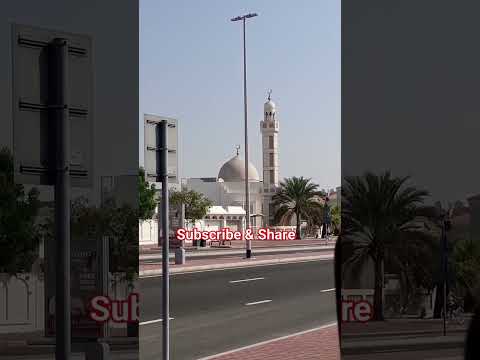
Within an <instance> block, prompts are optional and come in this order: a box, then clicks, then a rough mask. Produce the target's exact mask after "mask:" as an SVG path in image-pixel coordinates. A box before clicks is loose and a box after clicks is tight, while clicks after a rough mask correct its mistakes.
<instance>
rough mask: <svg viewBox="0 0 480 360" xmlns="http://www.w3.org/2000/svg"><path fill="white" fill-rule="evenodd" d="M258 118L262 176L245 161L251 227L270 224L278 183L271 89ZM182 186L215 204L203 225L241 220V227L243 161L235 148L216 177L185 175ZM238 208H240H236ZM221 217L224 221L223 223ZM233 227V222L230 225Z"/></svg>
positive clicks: (242, 221) (243, 201)
mask: <svg viewBox="0 0 480 360" xmlns="http://www.w3.org/2000/svg"><path fill="white" fill-rule="evenodd" d="M263 110H264V111H263V120H262V121H260V131H261V134H262V149H261V151H262V159H263V164H262V165H263V172H262V174H263V179H261V178H260V175H259V172H258V171H257V169H256V168H255V166H254V165H253V164H252V163H250V164H248V177H249V179H248V181H249V191H250V216H251V220H250V224H251V227H252V228H253V229H257V228H259V227H263V226H272V225H273V224H274V222H273V220H274V208H273V205H272V197H273V195H274V194H275V192H276V191H277V189H278V185H279V178H280V176H279V162H278V144H279V143H278V133H279V123H278V118H277V117H276V106H275V103H274V102H273V101H272V100H271V91H270V92H269V94H268V99H267V101H266V102H265V104H264V108H263ZM186 187H187V188H188V189H192V190H195V191H198V192H200V193H202V194H204V195H205V196H206V197H207V198H209V199H210V200H211V201H212V202H213V204H214V205H215V206H213V207H212V209H211V210H210V212H209V213H208V215H207V218H206V219H205V220H206V224H207V223H208V224H209V226H211V227H217V226H222V224H225V223H226V224H229V223H230V222H232V224H233V222H235V221H241V223H242V225H241V226H242V228H244V227H245V224H246V221H245V161H244V160H243V159H242V158H241V157H240V153H239V147H238V146H237V153H236V155H235V156H234V157H232V158H230V159H229V160H227V161H226V162H225V163H224V164H223V165H222V166H221V167H220V169H219V172H218V175H217V176H216V177H210V178H189V179H187V181H186ZM240 209H243V210H242V211H240ZM224 220H225V221H226V222H224ZM234 227H237V225H234Z"/></svg>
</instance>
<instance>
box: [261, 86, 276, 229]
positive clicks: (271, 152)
mask: <svg viewBox="0 0 480 360" xmlns="http://www.w3.org/2000/svg"><path fill="white" fill-rule="evenodd" d="M276 113H277V111H276V107H275V103H274V102H273V101H272V100H271V91H270V92H269V94H268V101H267V102H266V103H265V104H264V106H263V120H262V121H260V131H261V132H262V154H263V157H262V158H263V193H264V195H263V197H264V199H263V216H264V220H265V225H273V223H274V208H273V205H272V197H273V195H274V194H275V192H276V191H277V189H278V183H279V163H278V145H279V144H278V132H279V123H278V118H277V117H276Z"/></svg>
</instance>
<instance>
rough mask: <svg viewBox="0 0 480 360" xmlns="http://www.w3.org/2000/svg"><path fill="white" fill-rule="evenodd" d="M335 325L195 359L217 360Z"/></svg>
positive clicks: (334, 324)
mask: <svg viewBox="0 0 480 360" xmlns="http://www.w3.org/2000/svg"><path fill="white" fill-rule="evenodd" d="M336 325H337V323H336V322H333V323H330V324H326V325H323V326H319V327H316V328H314V329H309V330H305V331H301V332H298V333H295V334H290V335H287V336H282V337H279V338H276V339H271V340H267V341H262V342H259V343H256V344H252V345H248V346H244V347H241V348H238V349H234V350H230V351H226V352H223V353H221V354H215V355H211V356H207V357H203V358H201V359H197V360H213V359H217V358H219V357H220V356H225V355H230V354H233V353H236V352H238V351H242V350H247V349H251V348H254V347H257V346H261V345H266V344H270V343H272V342H275V341H279V340H285V339H288V338H291V337H294V336H298V335H303V334H308V333H310V332H312V331H317V330H322V329H326V328H329V327H332V326H336Z"/></svg>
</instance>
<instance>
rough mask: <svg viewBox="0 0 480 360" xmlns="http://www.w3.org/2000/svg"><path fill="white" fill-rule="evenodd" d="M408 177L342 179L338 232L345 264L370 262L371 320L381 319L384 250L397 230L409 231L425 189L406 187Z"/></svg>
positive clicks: (370, 176)
mask: <svg viewBox="0 0 480 360" xmlns="http://www.w3.org/2000/svg"><path fill="white" fill-rule="evenodd" d="M408 180H409V177H402V178H400V177H393V176H392V175H391V174H390V172H389V171H387V172H385V173H383V174H381V175H375V174H373V173H371V172H367V173H365V174H364V175H363V176H353V177H346V178H345V186H344V187H343V189H342V232H343V233H344V234H345V236H346V239H348V240H347V241H348V242H347V243H350V246H351V247H350V250H351V254H350V256H349V257H348V258H347V259H346V262H345V264H344V265H345V266H347V265H354V264H358V263H362V262H363V261H365V260H366V259H368V258H370V259H371V260H372V262H373V265H374V300H373V308H374V309H373V310H374V314H373V319H374V320H383V286H384V285H383V284H384V277H383V275H384V260H385V249H386V245H387V243H388V240H389V239H391V237H392V235H393V234H395V233H396V232H399V231H408V230H411V228H412V227H414V226H413V225H412V222H413V220H415V219H416V218H417V216H418V215H419V209H421V208H423V207H422V206H420V205H421V204H422V202H423V200H424V199H425V197H426V196H427V195H428V192H426V191H422V190H417V189H416V188H415V187H413V186H407V181H408Z"/></svg>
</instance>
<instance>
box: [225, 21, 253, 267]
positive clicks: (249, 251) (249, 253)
mask: <svg viewBox="0 0 480 360" xmlns="http://www.w3.org/2000/svg"><path fill="white" fill-rule="evenodd" d="M255 16H258V15H257V14H255V13H251V14H246V15H242V16H237V17H235V18H233V19H231V21H242V23H243V102H244V116H245V208H246V209H245V210H246V226H245V228H246V230H247V229H249V228H250V190H249V184H248V164H249V163H248V121H247V120H248V115H247V47H246V40H245V23H246V20H247V19H249V18H253V17H255ZM245 257H246V258H247V259H250V258H251V257H252V242H251V240H250V239H246V254H245Z"/></svg>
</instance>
